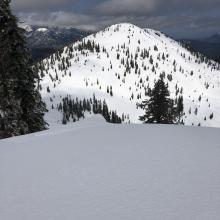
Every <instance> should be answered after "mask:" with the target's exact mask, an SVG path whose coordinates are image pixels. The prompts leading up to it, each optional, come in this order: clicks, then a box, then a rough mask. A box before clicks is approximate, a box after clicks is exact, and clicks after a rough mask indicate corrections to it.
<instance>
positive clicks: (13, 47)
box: [0, 0, 46, 135]
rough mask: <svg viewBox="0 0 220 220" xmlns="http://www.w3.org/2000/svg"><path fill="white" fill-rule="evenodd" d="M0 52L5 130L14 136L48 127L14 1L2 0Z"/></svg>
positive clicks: (1, 109) (0, 108) (0, 105)
mask: <svg viewBox="0 0 220 220" xmlns="http://www.w3.org/2000/svg"><path fill="white" fill-rule="evenodd" d="M0 51H1V52H0V115H1V117H0V118H1V120H0V124H1V125H0V127H1V130H3V131H5V132H9V133H10V134H11V135H20V134H26V133H32V132H36V131H40V130H44V129H45V128H46V123H45V121H44V119H43V116H44V112H45V111H46V107H45V104H44V103H43V102H42V100H41V96H40V93H39V91H38V90H37V88H36V86H37V83H38V82H39V76H38V73H37V72H36V71H35V69H34V68H33V67H32V66H31V65H30V56H29V51H28V49H27V45H26V39H25V36H24V30H23V29H21V28H19V27H18V25H17V18H16V17H15V16H14V15H12V13H11V9H10V0H1V1H0Z"/></svg>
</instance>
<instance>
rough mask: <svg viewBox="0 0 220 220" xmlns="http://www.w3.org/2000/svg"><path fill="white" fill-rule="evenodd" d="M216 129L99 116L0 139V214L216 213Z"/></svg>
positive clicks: (168, 216)
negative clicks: (123, 121)
mask: <svg viewBox="0 0 220 220" xmlns="http://www.w3.org/2000/svg"><path fill="white" fill-rule="evenodd" d="M219 133H220V131H219V129H212V128H193V127H174V126H159V125H154V126H151V125H111V124H106V123H104V122H103V119H102V118H100V117H99V116H96V117H95V118H91V119H89V120H83V121H82V122H77V123H75V124H72V125H67V126H61V125H60V126H58V125H57V127H53V128H51V129H50V130H48V131H44V132H40V133H36V134H31V135H27V136H20V137H16V138H10V139H8V140H2V141H0V219H2V220H15V219H16V220H29V219H31V220H39V219H40V220H61V219H77V220H103V219H104V220H134V219H136V220H143V219H148V220H176V219H178V220H207V219H211V220H219V216H220V209H219V207H220V172H219V171H220V160H219V158H220V145H219Z"/></svg>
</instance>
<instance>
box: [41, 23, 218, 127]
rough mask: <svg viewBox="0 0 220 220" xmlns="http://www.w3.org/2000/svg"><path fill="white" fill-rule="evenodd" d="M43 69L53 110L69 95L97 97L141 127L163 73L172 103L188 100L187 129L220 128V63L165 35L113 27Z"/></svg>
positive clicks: (45, 93)
mask: <svg viewBox="0 0 220 220" xmlns="http://www.w3.org/2000/svg"><path fill="white" fill-rule="evenodd" d="M42 66H43V67H42ZM40 68H41V69H40V70H39V72H40V75H41V76H42V83H41V88H42V95H43V97H45V99H46V100H47V103H49V104H48V105H49V106H50V105H51V104H52V103H53V105H54V106H55V107H56V106H57V105H58V104H59V102H60V101H61V100H62V98H64V96H65V95H71V96H73V97H80V98H82V99H83V98H92V96H93V94H95V95H96V96H97V98H98V99H102V100H105V101H106V102H107V104H108V106H109V107H110V109H111V110H117V112H118V114H119V115H122V114H123V113H124V114H125V115H129V119H130V121H131V122H133V123H140V122H139V120H138V117H139V116H140V115H142V114H143V110H142V109H140V108H139V107H138V104H139V103H140V102H141V101H143V99H145V98H146V97H145V95H146V93H147V91H148V90H149V89H152V87H153V84H154V82H155V81H156V80H157V79H158V78H159V76H160V75H161V74H163V75H164V76H165V78H166V82H167V83H168V84H169V87H170V90H171V96H172V98H174V99H176V98H177V97H178V96H179V95H181V94H183V96H184V105H185V116H184V122H185V124H186V125H202V126H214V127H218V126H220V115H219V113H218V112H219V109H220V106H219V105H220V103H219V94H220V79H219V77H220V74H219V69H220V68H219V64H218V63H216V62H215V61H212V60H209V59H207V58H206V57H204V56H202V55H198V54H193V53H192V52H190V51H188V50H187V49H186V48H184V47H182V46H181V44H180V43H178V42H176V41H175V40H173V39H171V38H169V37H167V36H165V35H164V34H163V33H161V32H159V31H155V30H152V29H141V28H139V27H137V26H134V25H132V24H129V23H123V24H116V25H112V26H111V27H108V28H106V29H105V30H103V31H100V32H98V33H96V34H92V35H90V36H88V37H86V38H84V39H83V40H81V41H78V42H76V43H74V44H72V45H70V46H69V47H65V48H64V49H63V52H59V53H56V54H54V55H53V56H51V57H50V58H48V59H45V60H44V61H43V62H42V63H41V67H40ZM48 88H49V89H48ZM49 90H50V91H49ZM108 90H112V93H113V94H112V95H110V92H108ZM48 91H49V92H48ZM48 100H50V101H49V102H48Z"/></svg>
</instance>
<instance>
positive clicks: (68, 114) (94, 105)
mask: <svg viewBox="0 0 220 220" xmlns="http://www.w3.org/2000/svg"><path fill="white" fill-rule="evenodd" d="M57 109H58V110H59V111H61V112H63V118H62V123H63V124H67V122H68V121H70V119H72V121H73V122H75V121H78V120H79V119H80V118H84V114H85V112H90V113H94V114H101V115H102V116H103V117H104V118H105V120H106V121H107V122H110V123H116V124H120V123H122V119H121V117H119V116H118V115H117V113H116V111H113V112H109V109H108V106H107V104H106V102H105V100H104V101H103V102H102V101H101V100H97V99H96V97H95V95H94V96H93V99H90V100H88V99H87V100H86V99H83V101H82V100H79V99H78V98H76V99H71V97H70V96H67V97H66V98H64V99H63V100H62V103H60V104H59V105H58V107H57Z"/></svg>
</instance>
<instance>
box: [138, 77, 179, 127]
mask: <svg viewBox="0 0 220 220" xmlns="http://www.w3.org/2000/svg"><path fill="white" fill-rule="evenodd" d="M141 107H142V108H144V109H145V115H143V116H141V117H140V118H139V119H140V120H141V121H143V122H144V123H158V124H173V123H175V121H176V118H177V114H176V112H177V111H176V108H175V106H174V101H173V100H172V99H171V98H170V92H169V90H168V84H165V82H164V77H162V76H161V78H160V79H159V80H158V81H157V82H156V83H155V85H154V88H153V89H152V91H151V93H150V94H149V98H148V99H147V100H145V101H143V102H142V104H141Z"/></svg>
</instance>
